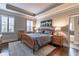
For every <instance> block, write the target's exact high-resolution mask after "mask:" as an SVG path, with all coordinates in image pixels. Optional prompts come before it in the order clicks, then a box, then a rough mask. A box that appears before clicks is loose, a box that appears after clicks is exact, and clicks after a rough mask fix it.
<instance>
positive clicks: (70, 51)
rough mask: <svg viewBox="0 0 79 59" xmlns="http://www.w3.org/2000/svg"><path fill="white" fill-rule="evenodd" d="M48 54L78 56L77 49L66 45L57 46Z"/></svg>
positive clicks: (78, 51)
mask: <svg viewBox="0 0 79 59" xmlns="http://www.w3.org/2000/svg"><path fill="white" fill-rule="evenodd" d="M48 56H79V50H78V49H74V48H67V47H63V48H60V47H57V48H56V49H55V50H54V51H52V52H51V53H49V54H48Z"/></svg>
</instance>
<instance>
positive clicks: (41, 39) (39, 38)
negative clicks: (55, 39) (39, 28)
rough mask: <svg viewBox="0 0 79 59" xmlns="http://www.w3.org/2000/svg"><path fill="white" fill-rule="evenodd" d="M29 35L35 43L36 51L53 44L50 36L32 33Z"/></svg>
mask: <svg viewBox="0 0 79 59" xmlns="http://www.w3.org/2000/svg"><path fill="white" fill-rule="evenodd" d="M28 35H29V36H30V37H32V39H33V40H34V41H35V45H34V51H37V50H38V49H39V48H40V47H42V46H44V45H46V44H48V43H50V42H51V36H52V35H50V34H42V33H41V34H40V33H30V34H28Z"/></svg>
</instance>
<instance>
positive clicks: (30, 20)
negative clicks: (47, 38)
mask: <svg viewBox="0 0 79 59" xmlns="http://www.w3.org/2000/svg"><path fill="white" fill-rule="evenodd" d="M27 21H31V22H32V26H30V28H31V31H27V28H28V26H27ZM26 32H33V21H32V20H26Z"/></svg>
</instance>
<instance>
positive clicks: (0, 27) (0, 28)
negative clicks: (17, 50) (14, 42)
mask: <svg viewBox="0 0 79 59" xmlns="http://www.w3.org/2000/svg"><path fill="white" fill-rule="evenodd" d="M2 16H6V17H7V31H6V32H2V19H0V21H1V24H0V33H14V32H15V17H13V16H7V15H0V18H1V17H2ZM10 17H13V18H14V29H13V32H10V31H9V18H10Z"/></svg>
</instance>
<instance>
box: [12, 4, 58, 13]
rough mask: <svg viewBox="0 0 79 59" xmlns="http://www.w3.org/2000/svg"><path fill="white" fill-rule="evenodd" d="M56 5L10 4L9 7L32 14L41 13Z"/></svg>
mask: <svg viewBox="0 0 79 59" xmlns="http://www.w3.org/2000/svg"><path fill="white" fill-rule="evenodd" d="M56 4H57V3H11V5H13V6H16V7H19V8H21V9H24V10H27V11H29V12H32V13H34V14H39V13H42V12H43V11H45V10H47V9H48V8H49V9H50V7H51V8H52V7H54V5H56Z"/></svg>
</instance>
